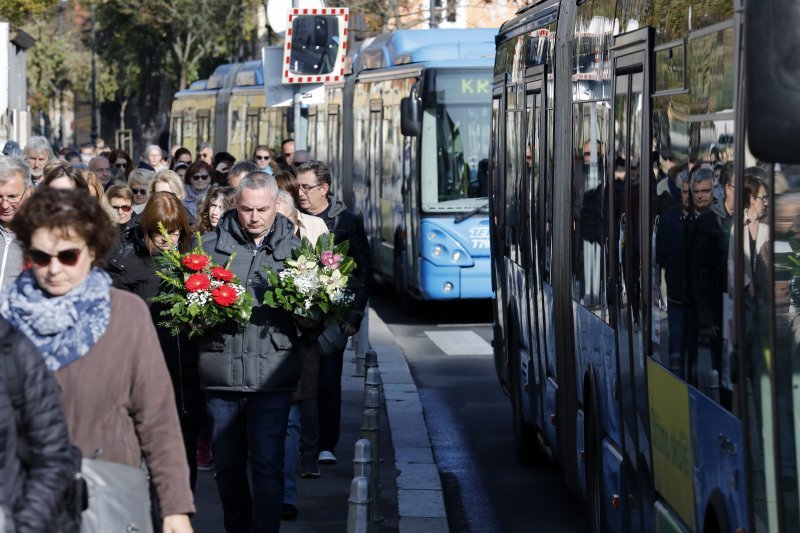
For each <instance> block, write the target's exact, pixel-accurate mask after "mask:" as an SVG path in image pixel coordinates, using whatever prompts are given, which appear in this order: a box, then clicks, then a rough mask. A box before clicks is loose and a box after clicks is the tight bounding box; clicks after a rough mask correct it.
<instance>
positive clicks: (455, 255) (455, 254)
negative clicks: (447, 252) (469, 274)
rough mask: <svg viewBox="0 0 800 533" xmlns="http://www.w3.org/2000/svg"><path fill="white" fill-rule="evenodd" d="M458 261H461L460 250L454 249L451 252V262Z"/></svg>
mask: <svg viewBox="0 0 800 533" xmlns="http://www.w3.org/2000/svg"><path fill="white" fill-rule="evenodd" d="M459 261H461V252H459V251H458V250H456V251H455V252H453V263H458V262H459Z"/></svg>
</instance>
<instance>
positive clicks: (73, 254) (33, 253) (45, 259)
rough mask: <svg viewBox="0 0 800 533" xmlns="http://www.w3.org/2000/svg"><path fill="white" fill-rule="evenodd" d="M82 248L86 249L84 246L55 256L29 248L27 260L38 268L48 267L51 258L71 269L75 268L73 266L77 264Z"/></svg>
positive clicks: (63, 251)
mask: <svg viewBox="0 0 800 533" xmlns="http://www.w3.org/2000/svg"><path fill="white" fill-rule="evenodd" d="M84 248H86V245H85V244H84V245H83V246H82V247H80V248H70V249H69V250H61V251H60V252H58V253H57V254H48V253H47V252H43V251H41V250H37V249H36V248H31V249H30V250H28V258H30V260H31V262H32V263H33V264H34V265H36V266H40V267H43V266H48V265H49V264H50V262H51V261H52V260H53V258H56V259H58V262H59V263H61V264H62V265H64V266H70V267H71V266H75V264H76V263H77V262H78V259H80V257H81V252H82V251H83V249H84Z"/></svg>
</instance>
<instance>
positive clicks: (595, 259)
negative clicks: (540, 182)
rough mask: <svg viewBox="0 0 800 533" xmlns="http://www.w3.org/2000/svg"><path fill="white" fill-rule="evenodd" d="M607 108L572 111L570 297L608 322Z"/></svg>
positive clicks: (595, 106) (604, 105)
mask: <svg viewBox="0 0 800 533" xmlns="http://www.w3.org/2000/svg"><path fill="white" fill-rule="evenodd" d="M609 113H610V109H609V106H608V103H607V102H591V103H581V104H575V106H574V108H573V122H572V123H573V126H574V128H575V130H574V132H573V147H574V150H575V155H574V159H573V163H572V180H573V188H572V229H573V261H574V262H575V267H574V268H573V273H574V275H573V280H572V286H573V298H574V299H575V300H576V301H577V302H579V303H580V304H581V305H583V306H585V307H586V308H587V309H589V310H591V311H592V312H593V313H594V314H595V315H597V316H598V317H600V318H603V319H604V320H607V319H608V317H607V314H606V303H605V302H606V297H605V265H604V264H603V263H604V262H603V257H604V254H603V246H604V244H605V243H606V241H607V230H606V226H607V224H608V221H607V220H606V218H605V215H604V213H605V210H606V202H605V197H606V194H607V186H608V185H607V180H606V176H605V173H606V164H605V151H606V147H607V145H608V139H607V132H608V120H609Z"/></svg>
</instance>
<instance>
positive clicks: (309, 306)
mask: <svg viewBox="0 0 800 533" xmlns="http://www.w3.org/2000/svg"><path fill="white" fill-rule="evenodd" d="M348 248H349V242H348V241H344V242H343V243H340V244H334V238H333V235H327V234H326V235H322V236H321V237H320V238H319V239H318V240H317V244H316V246H314V245H312V244H311V242H310V241H309V240H308V239H306V238H305V237H304V238H303V241H302V244H301V245H300V248H299V249H298V250H295V252H294V257H293V258H292V259H287V260H286V261H285V263H284V267H285V268H284V270H282V271H281V272H280V273H278V272H276V271H275V270H274V269H271V268H270V269H267V270H266V277H267V282H268V284H269V287H268V289H267V290H266V292H265V293H264V303H265V304H266V305H268V306H270V307H274V308H276V309H283V310H285V311H289V312H290V313H294V314H295V315H298V316H301V317H303V318H307V319H309V320H311V321H314V322H324V323H325V324H331V323H341V322H343V321H344V317H345V315H346V314H347V312H348V311H349V310H350V306H351V304H352V303H353V291H352V290H351V289H350V287H349V286H348V284H349V283H350V281H351V274H352V273H353V271H354V270H355V268H356V263H355V261H354V260H353V258H352V257H348V256H347V251H348Z"/></svg>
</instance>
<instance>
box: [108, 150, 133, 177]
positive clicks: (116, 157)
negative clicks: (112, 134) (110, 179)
mask: <svg viewBox="0 0 800 533" xmlns="http://www.w3.org/2000/svg"><path fill="white" fill-rule="evenodd" d="M108 161H109V162H110V163H111V166H112V167H113V168H116V169H119V170H121V171H122V173H123V174H124V175H125V181H127V180H128V178H129V177H130V175H131V172H132V171H133V160H132V159H131V156H129V155H128V154H127V152H125V150H119V149H117V150H111V153H110V154H108Z"/></svg>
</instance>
